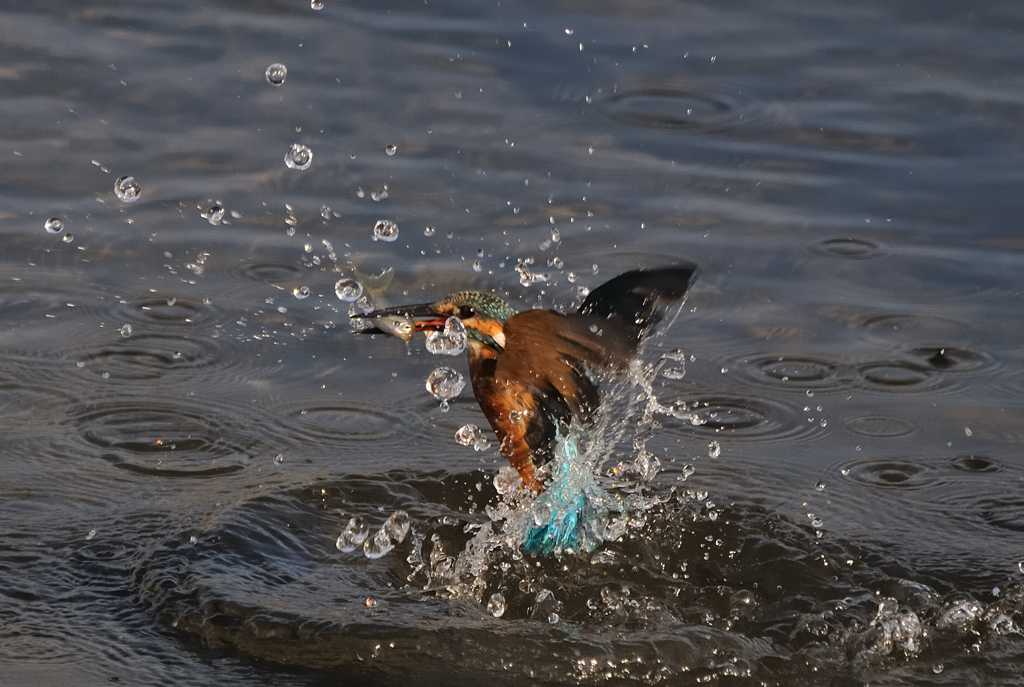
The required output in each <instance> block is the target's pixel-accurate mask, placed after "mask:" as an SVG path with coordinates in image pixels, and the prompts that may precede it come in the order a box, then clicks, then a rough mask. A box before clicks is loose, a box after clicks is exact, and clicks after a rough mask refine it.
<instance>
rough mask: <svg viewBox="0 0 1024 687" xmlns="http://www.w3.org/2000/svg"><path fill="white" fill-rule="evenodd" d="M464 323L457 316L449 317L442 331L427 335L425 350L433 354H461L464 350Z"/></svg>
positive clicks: (465, 342)
mask: <svg viewBox="0 0 1024 687" xmlns="http://www.w3.org/2000/svg"><path fill="white" fill-rule="evenodd" d="M466 344H467V341H466V325H464V324H462V320H460V319H459V318H457V317H449V318H448V319H447V321H445V323H444V330H443V331H433V332H430V334H428V335H427V341H426V347H427V350H428V351H430V352H431V353H433V354H434V355H461V354H462V352H463V351H465V350H466Z"/></svg>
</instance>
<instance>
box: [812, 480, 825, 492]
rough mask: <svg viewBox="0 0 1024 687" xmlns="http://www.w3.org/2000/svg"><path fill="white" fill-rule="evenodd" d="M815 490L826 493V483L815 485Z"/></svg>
mask: <svg viewBox="0 0 1024 687" xmlns="http://www.w3.org/2000/svg"><path fill="white" fill-rule="evenodd" d="M814 488H815V489H817V490H818V491H825V483H824V482H818V483H817V484H815V485H814Z"/></svg>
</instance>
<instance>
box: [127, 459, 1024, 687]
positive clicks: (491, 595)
mask: <svg viewBox="0 0 1024 687" xmlns="http://www.w3.org/2000/svg"><path fill="white" fill-rule="evenodd" d="M489 482H490V480H489V476H488V475H487V474H484V473H480V472H473V473H464V474H451V473H409V472H395V473H388V474H377V475H351V476H347V477H344V478H342V479H340V480H338V481H336V482H330V483H323V484H315V485H311V486H309V487H305V488H302V489H296V490H292V491H286V492H280V493H275V494H267V495H261V496H259V497H256V498H253V499H251V500H249V501H245V502H241V503H239V504H237V505H235V506H233V507H232V508H230V509H229V510H227V511H225V512H221V513H218V514H216V515H211V516H210V517H208V518H206V519H205V520H203V524H202V525H201V526H196V527H192V528H188V529H183V530H181V531H179V532H175V533H171V534H170V535H168V536H166V537H165V538H163V539H162V540H160V541H158V542H156V543H154V544H153V545H152V546H151V547H150V548H148V550H146V551H145V552H144V554H143V555H142V556H140V557H139V558H138V559H137V560H138V561H139V563H138V565H137V567H136V568H135V569H134V570H133V572H132V573H131V580H132V584H133V588H134V590H135V592H136V593H137V595H138V597H139V599H140V600H141V602H142V604H143V605H144V607H146V608H148V609H149V611H150V612H151V613H153V614H154V615H155V616H157V617H158V618H160V619H161V620H162V621H163V622H165V623H166V624H168V625H170V626H172V627H174V628H176V629H177V630H178V631H181V632H185V633H188V634H191V635H194V636H197V637H199V638H200V639H201V640H202V641H204V642H205V643H206V644H208V645H210V646H215V647H223V646H229V647H233V648H235V649H237V650H239V651H241V652H243V653H245V654H248V655H250V656H253V657H255V658H257V659H260V660H268V661H271V662H275V663H280V664H286V665H298V666H305V667H312V668H322V667H330V666H344V668H345V671H346V675H349V676H351V675H352V674H355V675H356V676H358V677H362V676H363V673H362V672H361V671H363V670H365V671H368V672H367V675H366V676H367V677H369V676H370V675H372V676H373V677H375V678H376V679H377V680H380V679H382V678H384V679H386V680H387V681H390V680H403V679H407V677H408V675H410V674H416V675H417V678H418V679H420V680H424V679H426V680H427V681H428V682H430V681H437V682H438V683H439V684H441V683H444V678H445V676H446V675H448V676H450V675H451V674H452V673H451V671H453V670H455V671H457V673H458V674H459V675H460V676H461V677H460V679H461V680H463V681H467V680H468V681H469V682H473V683H476V682H483V681H484V680H487V681H488V682H489V683H492V684H510V685H511V684H520V683H522V681H523V680H524V679H529V680H530V681H531V683H532V682H535V681H538V680H540V681H549V682H552V683H558V684H562V683H566V682H570V683H573V684H579V683H591V682H601V683H607V682H609V681H611V682H613V683H615V682H616V681H617V680H621V681H623V682H626V681H628V682H629V683H630V684H632V683H637V682H639V683H641V684H653V683H664V682H665V680H670V681H671V680H672V679H674V678H677V677H678V678H680V679H682V678H684V677H685V679H686V680H687V684H689V682H690V681H692V680H694V679H697V681H699V682H717V681H718V678H723V677H730V676H731V677H737V676H746V677H748V678H752V679H759V678H760V677H767V676H771V677H772V678H773V679H777V678H779V677H780V676H783V677H787V676H788V677H790V678H794V677H797V678H807V679H809V680H810V682H808V684H812V683H813V684H817V682H815V681H814V680H815V678H817V677H820V674H821V673H822V671H823V670H824V671H828V672H830V673H835V674H843V675H847V676H850V677H851V680H853V681H858V680H859V682H865V681H866V679H861V678H865V676H869V675H871V674H872V673H873V672H874V671H875V670H877V667H878V666H881V665H886V666H891V665H892V663H893V662H894V661H895V662H896V663H897V665H906V664H909V665H910V666H913V665H914V662H915V660H920V661H923V662H924V664H925V665H930V663H928V661H930V660H931V659H932V656H931V655H930V654H926V655H923V656H920V657H919V656H918V652H919V651H920V648H919V647H916V648H909V649H908V648H907V646H910V645H909V644H907V645H906V646H905V645H903V644H899V643H894V642H888V643H882V642H878V641H877V636H878V635H879V633H880V632H883V631H884V628H881V627H880V623H881V621H880V620H879V618H880V617H881V616H882V615H883V613H882V608H881V604H882V603H883V602H885V598H888V597H892V598H894V599H895V600H896V603H897V604H899V605H900V606H902V607H905V608H901V612H903V613H904V614H906V613H907V612H910V613H913V614H916V615H915V616H914V617H915V619H919V622H920V624H921V627H920V628H919V629H923V630H927V632H928V633H929V634H928V636H929V637H931V639H929V641H928V642H927V643H926V649H925V651H926V652H927V651H934V652H936V655H938V656H942V655H945V654H944V652H946V651H948V649H947V647H945V646H942V645H940V644H938V643H937V642H939V641H941V640H942V638H943V637H949V636H950V635H953V638H954V639H957V638H959V637H960V636H961V635H962V636H963V637H968V638H970V639H971V641H972V642H974V641H987V639H988V636H989V635H990V634H991V635H994V634H995V633H993V632H991V631H989V630H987V629H986V628H984V627H983V628H981V630H982V631H981V632H980V633H976V632H975V627H974V626H965V627H963V628H962V629H957V628H952V629H950V628H948V627H945V626H941V625H937V623H938V622H939V621H938V620H937V618H938V617H939V616H940V611H941V610H942V609H943V608H945V607H946V605H947V604H948V603H949V600H950V599H952V598H954V597H953V596H952V595H947V597H943V596H942V595H941V594H940V593H938V592H936V591H935V589H936V588H942V589H949V588H951V587H952V588H954V589H956V588H957V587H956V585H955V583H954V582H951V581H949V580H946V581H944V580H935V579H932V578H930V577H929V575H928V574H927V573H926V572H922V571H909V573H908V574H909V575H911V576H912V577H911V579H912V580H913V581H910V580H909V579H902V578H900V577H894V576H893V574H892V573H888V572H885V571H887V570H889V569H895V570H903V569H904V568H903V567H902V566H900V565H898V564H897V565H894V563H895V562H894V561H892V560H890V559H889V557H888V556H887V555H886V554H885V553H884V552H877V551H865V550H861V549H860V548H858V547H855V546H848V545H847V546H844V545H841V544H837V543H836V542H835V541H833V540H832V539H824V540H823V539H818V538H816V537H815V536H814V535H813V533H812V532H810V531H808V530H807V527H806V526H798V525H795V524H793V523H790V522H788V521H787V520H785V519H783V518H780V517H779V516H778V515H775V514H771V513H768V512H765V511H763V510H759V509H756V508H736V507H730V508H726V509H724V511H723V513H722V515H721V516H720V517H719V518H718V519H716V520H711V519H709V518H708V517H706V515H703V514H702V513H703V512H704V508H703V505H702V504H701V502H700V501H698V500H695V499H693V498H692V497H690V496H688V495H683V494H681V493H676V494H674V495H672V496H670V497H669V498H667V499H665V500H659V501H658V503H657V505H654V506H652V507H651V508H650V509H649V510H647V511H645V512H644V515H643V516H642V521H643V522H642V524H640V525H637V529H636V531H635V536H634V535H632V534H631V535H630V536H625V537H622V538H621V539H620V540H618V541H615V542H610V543H607V544H606V545H605V546H603V547H601V549H599V550H598V551H597V552H595V553H593V554H591V555H588V556H566V557H563V558H562V559H561V560H549V559H543V560H537V559H532V558H526V559H517V558H514V557H509V556H508V555H507V554H505V553H502V552H500V551H499V552H490V553H488V552H484V551H476V552H475V554H474V555H469V556H467V555H464V554H465V552H466V547H467V542H469V541H470V535H469V534H467V529H473V528H474V527H477V526H479V525H480V524H482V523H485V522H486V518H485V517H484V516H482V515H479V514H478V513H479V511H480V510H481V508H483V506H484V505H485V504H486V503H488V502H489V501H491V500H492V499H493V497H494V495H495V494H494V491H493V489H492V488H491V487H490V485H489ZM399 508H400V509H402V510H405V511H406V512H407V513H408V514H409V516H410V520H411V523H412V529H411V532H410V534H409V536H408V537H406V539H405V540H404V541H403V542H402V543H401V544H399V545H398V547H397V548H396V549H395V550H394V551H392V552H390V553H388V554H386V555H385V556H383V557H382V558H378V559H372V560H371V559H369V558H367V557H365V556H364V555H362V553H361V552H359V551H358V550H357V551H354V552H351V553H340V552H338V551H337V549H336V548H335V538H336V537H337V535H338V534H339V533H340V532H341V531H342V529H343V528H344V527H345V523H346V522H347V521H348V519H349V518H350V517H354V516H359V517H362V518H364V519H365V521H366V523H367V525H368V526H369V529H370V531H371V532H372V531H374V530H376V529H377V528H378V527H380V526H381V525H382V523H383V522H384V521H385V520H386V519H387V517H388V515H389V514H390V513H393V512H394V511H395V510H396V509H399ZM474 541H475V540H474ZM469 545H470V546H471V545H472V544H469ZM470 553H473V552H470ZM868 560H870V561H871V563H870V564H868V563H865V562H863V561H868ZM424 566H425V567H426V570H428V571H430V572H431V573H433V574H437V575H442V572H443V571H444V575H445V576H443V577H441V578H440V579H439V580H438V581H434V582H431V579H433V578H427V577H426V573H425V572H424ZM452 575H454V576H456V577H458V579H459V581H460V584H455V583H453V582H451V581H450V580H451V576H452ZM473 582H477V583H478V586H475V587H474V589H476V590H477V591H475V592H473V593H472V594H469V593H466V592H459V591H457V590H456V587H458V588H459V589H464V588H465V585H469V584H470V583H473ZM1006 587H1007V589H1006V590H1005V593H1004V595H1003V597H1004V598H1007V597H1012V598H1010V602H1008V603H1007V604H1006V608H1007V609H1008V611H1003V609H1001V608H1000V609H995V610H999V611H1002V612H1009V613H1011V615H1012V614H1014V613H1015V611H1014V610H1013V609H1014V608H1015V607H1014V606H1013V603H1014V602H1015V601H1014V600H1016V599H1018V598H1024V594H1022V593H1021V590H1019V589H1015V588H1014V589H1011V588H1010V587H1012V585H1006ZM989 588H990V586H989ZM498 590H500V596H499V591H498ZM879 590H881V593H882V595H883V597H885V598H882V597H880V596H879ZM965 591H966V592H967V593H971V590H965ZM963 593H964V592H962V591H958V592H954V594H961V595H962V594H963ZM975 593H976V592H975ZM496 597H497V598H496ZM956 598H959V597H956ZM997 605H998V603H992V604H991V606H992V607H993V608H995V607H996V606H997ZM893 610H895V607H893ZM495 616H500V617H495ZM898 619H899V617H898V616H896V615H895V613H893V620H894V621H896V620H898ZM638 634H639V635H642V641H637V640H636V639H635V638H636V636H637V635H638ZM928 645H931V646H928ZM851 646H853V647H859V649H858V651H855V652H851V651H850V650H849V649H850V647H851ZM805 651H809V652H811V653H803V652H805ZM723 655H727V656H728V657H729V660H728V661H726V662H725V663H724V664H723V662H722V660H721V657H722V656H723ZM810 655H813V657H814V658H813V660H811V661H808V656H810ZM684 673H685V675H684ZM796 683H799V684H804V682H803V681H801V680H797V682H796ZM796 683H794V684H796ZM851 684H852V682H851Z"/></svg>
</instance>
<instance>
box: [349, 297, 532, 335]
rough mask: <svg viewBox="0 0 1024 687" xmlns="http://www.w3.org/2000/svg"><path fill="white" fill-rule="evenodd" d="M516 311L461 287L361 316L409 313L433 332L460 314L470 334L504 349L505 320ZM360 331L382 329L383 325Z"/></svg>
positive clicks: (371, 317)
mask: <svg viewBox="0 0 1024 687" xmlns="http://www.w3.org/2000/svg"><path fill="white" fill-rule="evenodd" d="M515 313H516V311H515V310H514V309H513V308H512V306H510V305H509V304H508V303H506V302H505V301H503V300H502V299H500V298H498V297H497V296H492V295H491V294H488V293H483V292H480V291H459V292H458V293H453V294H452V295H450V296H448V297H447V298H443V299H441V300H439V301H436V302H434V303H423V304H421V305H400V306H397V307H394V308H387V309H385V310H376V311H374V312H370V313H367V314H366V315H363V316H361V317H362V319H364V320H367V321H369V322H370V323H371V324H372V323H373V321H374V320H377V321H380V319H381V318H387V317H407V318H411V319H412V320H413V326H414V328H415V331H418V332H429V331H439V330H442V329H444V326H445V323H446V322H447V321H448V318H449V317H458V318H459V319H460V320H462V324H463V325H464V326H465V327H466V337H467V338H469V339H473V340H475V341H479V342H481V343H482V344H484V345H485V346H488V347H491V348H496V349H499V350H500V349H503V348H504V347H505V334H504V331H503V327H504V325H505V320H507V319H508V318H510V317H512V315H514V314H515ZM357 331H361V332H367V333H380V332H381V331H383V330H382V329H381V328H379V327H369V328H364V329H359V330H357Z"/></svg>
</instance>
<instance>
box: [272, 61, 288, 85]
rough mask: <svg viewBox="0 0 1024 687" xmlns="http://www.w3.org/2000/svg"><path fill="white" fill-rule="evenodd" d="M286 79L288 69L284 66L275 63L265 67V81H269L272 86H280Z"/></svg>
mask: <svg viewBox="0 0 1024 687" xmlns="http://www.w3.org/2000/svg"><path fill="white" fill-rule="evenodd" d="M286 78H288V67H286V66H284V65H283V64H281V63H280V62H275V63H274V64H272V65H270V66H269V67H267V81H269V82H270V84H271V85H272V86H280V85H281V84H283V83H284V80H285V79H286Z"/></svg>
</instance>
